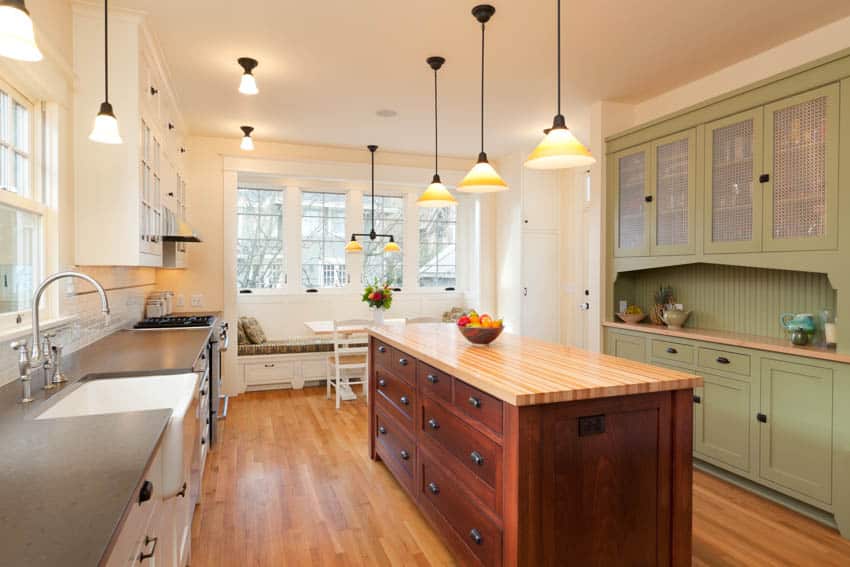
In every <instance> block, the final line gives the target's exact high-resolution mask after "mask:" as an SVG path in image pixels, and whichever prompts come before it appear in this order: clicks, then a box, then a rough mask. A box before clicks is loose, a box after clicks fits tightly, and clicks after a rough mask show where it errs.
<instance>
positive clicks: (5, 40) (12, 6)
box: [0, 0, 43, 61]
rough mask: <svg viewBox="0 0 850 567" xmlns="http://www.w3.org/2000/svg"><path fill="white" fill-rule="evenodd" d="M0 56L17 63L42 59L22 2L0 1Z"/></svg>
mask: <svg viewBox="0 0 850 567" xmlns="http://www.w3.org/2000/svg"><path fill="white" fill-rule="evenodd" d="M0 55H2V56H3V57H8V58H10V59H17V60H18V61H41V60H42V58H43V56H42V54H41V51H40V50H39V49H38V45H36V43H35V34H34V33H33V29H32V18H30V13H29V11H28V10H27V7H26V4H25V3H24V0H0Z"/></svg>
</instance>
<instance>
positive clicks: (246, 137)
mask: <svg viewBox="0 0 850 567" xmlns="http://www.w3.org/2000/svg"><path fill="white" fill-rule="evenodd" d="M239 129H240V130H242V134H243V136H242V143H240V144H239V149H242V150H245V151H246V152H250V151H253V150H254V138H252V137H251V132H253V131H254V127H253V126H240V127H239Z"/></svg>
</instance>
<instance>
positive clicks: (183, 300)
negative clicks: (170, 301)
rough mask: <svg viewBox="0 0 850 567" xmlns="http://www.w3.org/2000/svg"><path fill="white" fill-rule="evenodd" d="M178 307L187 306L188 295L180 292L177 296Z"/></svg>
mask: <svg viewBox="0 0 850 567" xmlns="http://www.w3.org/2000/svg"><path fill="white" fill-rule="evenodd" d="M177 307H186V296H185V295H183V294H180V295H178V296H177Z"/></svg>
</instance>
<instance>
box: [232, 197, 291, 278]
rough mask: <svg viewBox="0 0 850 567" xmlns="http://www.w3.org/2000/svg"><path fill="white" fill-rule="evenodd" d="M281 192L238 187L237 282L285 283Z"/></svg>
mask: <svg viewBox="0 0 850 567" xmlns="http://www.w3.org/2000/svg"><path fill="white" fill-rule="evenodd" d="M284 218H285V217H284V192H283V191H281V190H277V189H251V188H240V189H239V190H238V191H237V212H236V226H237V228H236V238H237V248H238V250H237V253H236V285H237V287H238V288H239V289H277V288H280V287H282V286H283V284H284V283H286V255H285V248H284V231H283V226H284V225H283V222H284Z"/></svg>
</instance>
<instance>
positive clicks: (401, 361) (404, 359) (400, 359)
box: [398, 358, 407, 366]
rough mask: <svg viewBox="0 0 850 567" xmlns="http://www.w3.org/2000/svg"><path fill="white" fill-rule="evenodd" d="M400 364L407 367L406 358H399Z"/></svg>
mask: <svg viewBox="0 0 850 567" xmlns="http://www.w3.org/2000/svg"><path fill="white" fill-rule="evenodd" d="M398 363H399V364H401V365H402V366H407V359H406V358H399V359H398Z"/></svg>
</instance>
